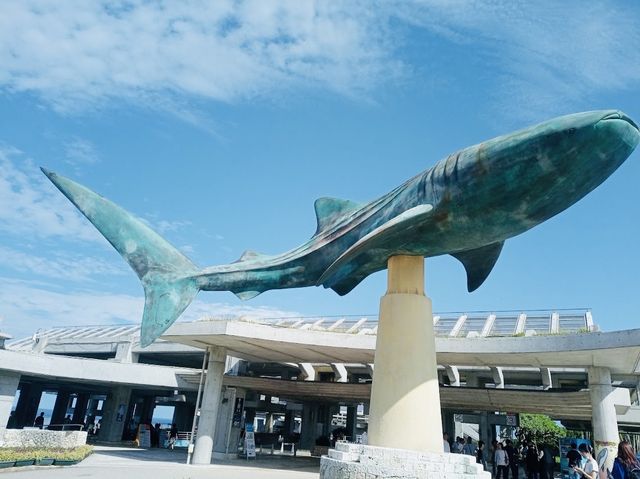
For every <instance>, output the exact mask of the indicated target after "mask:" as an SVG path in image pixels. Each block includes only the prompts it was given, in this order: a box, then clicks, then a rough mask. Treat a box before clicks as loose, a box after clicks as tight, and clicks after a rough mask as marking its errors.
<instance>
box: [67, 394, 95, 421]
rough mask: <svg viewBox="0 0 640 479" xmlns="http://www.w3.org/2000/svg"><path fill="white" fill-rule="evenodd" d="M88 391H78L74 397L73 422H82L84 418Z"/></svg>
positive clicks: (87, 404)
mask: <svg viewBox="0 0 640 479" xmlns="http://www.w3.org/2000/svg"><path fill="white" fill-rule="evenodd" d="M90 396H91V395H90V394H89V393H79V394H78V396H77V398H76V407H74V408H73V418H72V419H71V422H72V423H73V424H84V418H85V416H86V415H87V406H89V397H90Z"/></svg>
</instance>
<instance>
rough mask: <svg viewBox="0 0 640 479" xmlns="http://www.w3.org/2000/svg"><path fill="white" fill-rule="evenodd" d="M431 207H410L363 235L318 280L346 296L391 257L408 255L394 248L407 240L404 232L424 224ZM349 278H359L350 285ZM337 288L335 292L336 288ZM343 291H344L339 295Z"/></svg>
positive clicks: (426, 205) (383, 265)
mask: <svg viewBox="0 0 640 479" xmlns="http://www.w3.org/2000/svg"><path fill="white" fill-rule="evenodd" d="M432 211H433V205H429V204H425V205H419V206H415V207H413V208H410V209H408V210H406V211H404V212H402V213H400V214H399V215H398V216H395V217H394V218H392V219H390V220H389V221H387V222H386V223H384V224H383V225H381V226H379V227H377V228H376V229H374V230H373V231H371V232H370V233H369V234H367V235H365V236H363V237H362V238H360V240H358V241H357V242H356V243H355V244H354V245H353V246H351V247H350V248H349V249H348V250H347V251H345V252H344V253H342V255H341V256H340V257H339V258H338V259H337V260H335V261H334V262H333V264H332V265H331V266H329V267H328V268H327V269H326V271H325V272H324V273H323V274H322V276H321V277H320V279H318V281H317V283H316V285H320V284H322V285H323V286H324V287H325V288H331V289H333V290H334V291H336V292H337V293H338V294H341V295H342V294H346V293H348V292H349V291H351V289H353V288H354V287H355V286H356V285H357V284H358V283H359V282H360V281H362V280H363V279H364V278H366V277H367V276H368V275H369V274H371V273H374V272H376V271H380V270H381V269H384V268H385V267H386V266H387V260H388V259H389V257H390V256H393V255H394V254H403V253H405V254H406V253H407V252H404V251H401V250H398V249H397V246H396V245H398V244H402V241H403V239H404V238H406V237H407V231H408V230H411V229H413V228H417V227H419V226H421V225H423V224H424V222H425V221H427V220H428V218H429V217H430V216H431V212H432ZM349 278H359V279H358V281H357V282H356V283H355V284H353V285H352V286H351V284H352V282H353V281H352V280H350V279H349ZM336 288H337V289H336ZM341 291H344V292H341Z"/></svg>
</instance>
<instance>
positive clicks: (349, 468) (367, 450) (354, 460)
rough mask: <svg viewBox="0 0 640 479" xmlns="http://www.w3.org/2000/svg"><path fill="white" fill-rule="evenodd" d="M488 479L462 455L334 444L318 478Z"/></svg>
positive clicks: (322, 464) (323, 459)
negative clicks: (334, 446)
mask: <svg viewBox="0 0 640 479" xmlns="http://www.w3.org/2000/svg"><path fill="white" fill-rule="evenodd" d="M389 478H393V479H401V478H402V479H490V478H491V474H490V473H489V472H486V471H484V469H483V468H482V465H480V464H476V461H475V457H473V456H466V455H463V454H449V453H442V454H437V453H426V452H417V451H410V450H406V449H391V448H386V447H376V446H364V445H361V444H350V443H346V442H345V443H341V442H340V443H337V444H336V448H335V449H330V450H329V455H328V456H323V457H322V459H321V461H320V479H389Z"/></svg>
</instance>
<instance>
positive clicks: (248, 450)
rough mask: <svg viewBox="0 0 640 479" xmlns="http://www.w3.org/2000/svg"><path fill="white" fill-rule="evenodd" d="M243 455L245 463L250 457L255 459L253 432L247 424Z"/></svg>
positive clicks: (251, 425)
mask: <svg viewBox="0 0 640 479" xmlns="http://www.w3.org/2000/svg"><path fill="white" fill-rule="evenodd" d="M244 453H245V455H246V456H247V461H248V460H249V458H250V457H253V458H255V457H256V437H255V435H254V432H253V424H247V427H246V429H245V431H244Z"/></svg>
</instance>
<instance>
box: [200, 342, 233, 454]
mask: <svg viewBox="0 0 640 479" xmlns="http://www.w3.org/2000/svg"><path fill="white" fill-rule="evenodd" d="M226 356H227V354H226V351H225V350H224V349H222V348H213V347H212V348H209V364H208V367H207V379H206V380H205V383H204V390H203V393H202V404H201V406H200V418H199V420H198V433H197V436H196V445H195V448H194V450H193V456H192V458H191V463H192V464H210V463H211V454H212V453H213V435H214V433H215V430H216V420H217V417H218V405H219V404H220V398H221V396H222V378H223V376H224V370H225V360H226Z"/></svg>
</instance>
